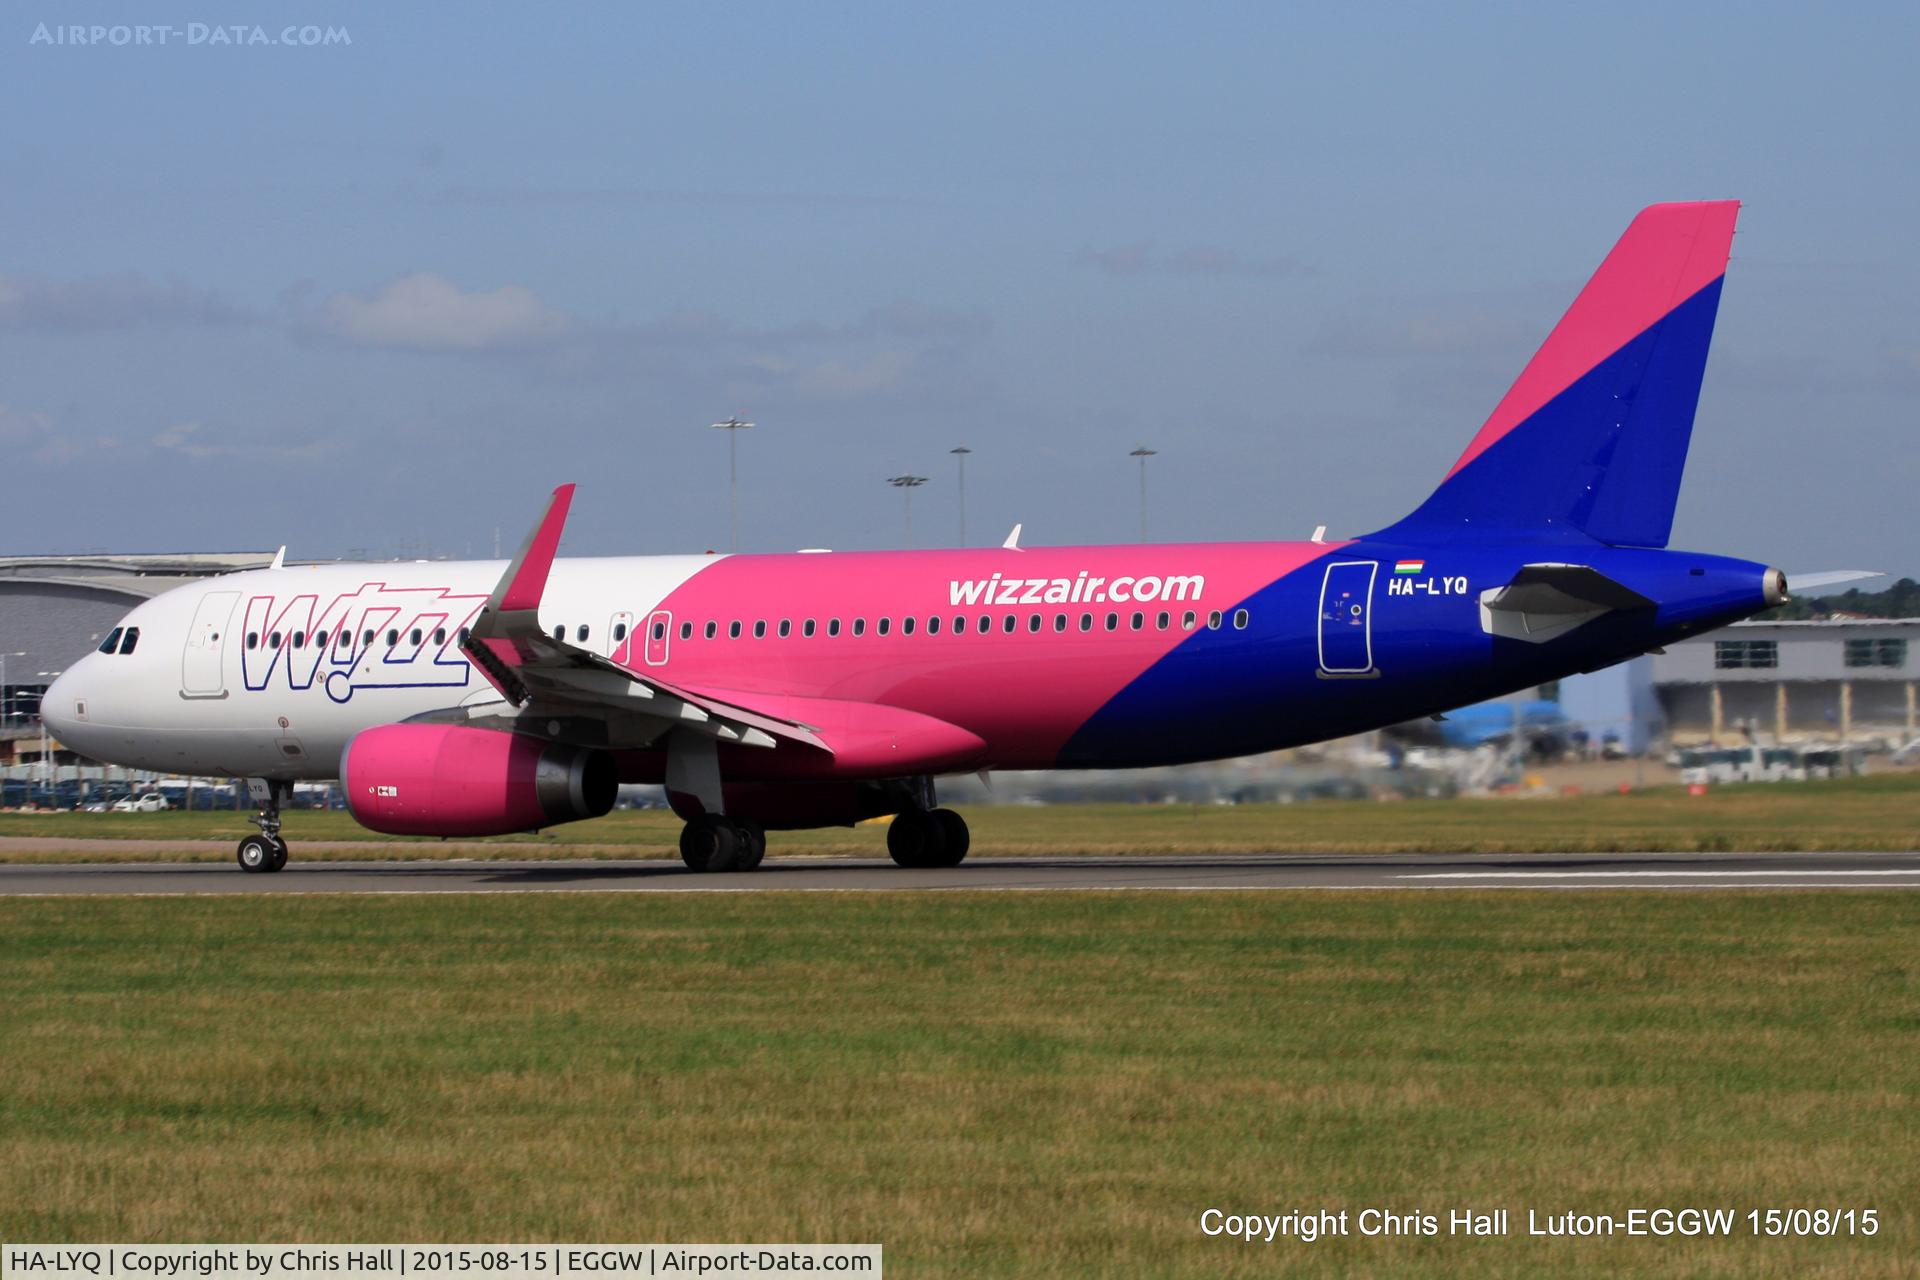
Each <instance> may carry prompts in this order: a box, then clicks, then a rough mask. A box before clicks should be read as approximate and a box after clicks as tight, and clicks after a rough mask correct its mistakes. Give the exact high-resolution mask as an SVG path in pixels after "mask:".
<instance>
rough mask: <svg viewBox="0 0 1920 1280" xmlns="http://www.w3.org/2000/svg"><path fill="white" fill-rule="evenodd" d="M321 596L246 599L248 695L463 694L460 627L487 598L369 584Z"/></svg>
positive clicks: (243, 668) (466, 676)
mask: <svg viewBox="0 0 1920 1280" xmlns="http://www.w3.org/2000/svg"><path fill="white" fill-rule="evenodd" d="M321 599H322V597H321V596H320V595H319V594H318V593H314V594H307V595H298V596H293V597H290V598H287V599H281V598H280V597H277V596H253V597H251V598H250V599H248V601H247V612H246V625H245V630H246V643H245V644H243V645H242V646H241V649H240V673H241V681H242V683H243V684H244V685H245V686H246V688H247V689H248V690H249V691H251V692H255V693H258V692H260V691H261V690H264V689H266V688H268V687H269V686H272V685H284V686H285V687H286V688H289V689H311V688H312V687H313V686H314V683H315V682H316V681H318V682H319V683H320V684H321V685H322V687H323V688H325V690H326V693H327V696H328V697H329V698H331V699H333V700H334V701H335V702H345V701H347V699H349V698H351V697H352V696H353V694H354V691H355V690H356V689H419V688H430V687H437V686H443V685H444V686H446V687H448V688H455V689H457V688H463V687H465V686H466V685H467V684H468V683H470V682H471V679H472V670H473V668H472V665H471V664H470V663H469V662H468V661H467V660H466V658H464V657H462V656H461V654H460V629H461V628H462V627H465V626H467V625H468V624H470V623H471V622H472V621H473V619H474V617H475V616H476V615H477V614H478V613H479V612H480V607H481V606H482V605H484V604H485V603H486V602H487V597H486V596H484V595H457V594H454V593H453V592H451V591H450V590H448V588H446V587H390V586H388V585H387V584H386V583H384V582H368V583H363V584H362V585H360V586H359V587H357V588H355V589H354V590H353V591H351V592H346V593H342V594H339V595H336V596H333V597H331V598H330V599H328V600H327V601H326V603H325V604H324V605H323V604H322V603H321Z"/></svg>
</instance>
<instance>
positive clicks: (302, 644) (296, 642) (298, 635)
mask: <svg viewBox="0 0 1920 1280" xmlns="http://www.w3.org/2000/svg"><path fill="white" fill-rule="evenodd" d="M293 647H294V648H296V649H304V648H306V647H307V633H306V632H304V631H296V632H294V633H293Z"/></svg>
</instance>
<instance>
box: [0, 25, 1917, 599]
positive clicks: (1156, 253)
mask: <svg viewBox="0 0 1920 1280" xmlns="http://www.w3.org/2000/svg"><path fill="white" fill-rule="evenodd" d="M1036 9H1039V10H1040V11H1037V12H1036V11H1035V10H1036ZM245 17H246V18H247V19H248V20H250V21H252V22H255V23H258V24H259V25H260V26H261V27H262V28H263V29H264V30H265V31H266V33H267V35H268V37H269V38H277V37H278V35H279V32H280V30H281V29H282V28H283V27H285V26H286V25H288V24H316V25H321V26H334V27H340V28H344V29H345V30H346V31H347V32H348V34H349V35H350V38H351V43H350V44H344V45H342V44H336V45H333V46H328V47H313V48H306V47H293V48H286V47H277V46H267V47H262V46H255V45H247V44H240V45H232V44H228V45H215V44H213V43H211V42H203V43H197V44H190V43H187V37H186V35H185V34H184V31H185V29H186V28H187V25H188V24H189V23H191V22H196V21H199V22H205V23H209V24H212V23H219V22H226V21H232V20H234V19H235V15H233V14H229V13H220V12H213V11H207V10H201V9H196V8H195V7H194V6H192V5H187V6H184V7H183V8H181V9H180V10H178V11H170V10H168V9H166V8H165V7H164V6H163V7H162V8H161V9H155V8H154V7H153V5H152V3H151V0H147V3H143V4H141V5H137V6H135V5H127V6H116V5H87V4H80V5H73V6H64V7H63V8H62V10H61V11H58V12H56V11H55V9H54V6H51V5H49V6H45V7H43V8H36V7H35V6H33V5H31V4H26V5H22V4H17V3H16V4H9V5H8V6H7V7H6V16H5V18H4V19H0V83H4V84H5V85H6V86H7V100H8V110H7V112H6V114H5V123H4V125H0V168H3V169H4V172H5V173H6V174H7V176H8V180H7V181H6V182H5V183H4V184H0V459H4V461H3V462H0V469H3V470H4V474H5V475H6V477H7V484H6V493H7V499H6V506H5V509H6V511H7V513H8V516H9V519H8V521H7V528H8V536H7V538H6V539H5V542H6V543H7V544H8V545H7V549H8V550H11V551H14V552H37V551H77V550H83V549H111V550H117V551H138V550H180V549H207V550H212V549H243V548H247V549H250V548H267V549H271V548H272V547H274V546H277V545H279V544H280V543H282V542H285V543H289V544H291V547H292V554H295V555H314V556H321V555H339V554H346V553H349V552H357V551H365V552H369V553H372V554H376V555H384V554H418V553H423V552H428V551H431V552H434V553H453V554H465V553H472V554H488V553H490V552H491V549H492V544H493V538H494V531H495V530H496V529H499V530H500V531H501V537H502V538H503V540H504V541H505V542H507V543H508V544H511V543H513V542H515V541H517V539H518V537H519V536H520V534H521V533H522V532H523V531H524V528H525V526H526V525H527V524H528V523H529V522H530V521H531V519H532V518H533V515H534V514H535V513H536V511H537V509H538V507H539V505H540V502H541V500H542V498H543V496H544V491H545V489H546V488H548V487H550V486H551V485H552V484H555V483H558V482H560V481H563V480H578V481H579V482H581V485H582V488H581V492H580V496H579V500H578V502H577V504H576V507H575V513H576V514H575V518H574V523H573V526H572V529H571V532H570V536H569V541H568V548H569V550H571V551H574V552H577V553H603V552H645V551H681V550H701V549H705V548H708V547H724V546H725V544H726V537H727V511H726V506H727V504H726V448H725V443H726V442H725V440H724V438H723V437H722V434H721V433H719V432H716V431H712V430H709V429H707V427H706V424H707V423H709V422H712V421H714V420H715V419H717V418H721V417H725V416H726V415H728V414H730V413H733V412H736V411H740V412H743V413H745V414H746V415H747V416H749V417H751V418H753V419H754V420H755V421H757V422H758V423H759V424H760V425H759V426H758V427H756V428H755V429H754V430H753V431H751V432H748V433H746V435H745V436H744V437H743V438H742V440H741V441H740V446H741V463H740V465H741V492H742V506H743V510H742V516H741V542H742V545H743V546H744V547H746V548H750V549H769V550H771V549H784V548H790V547H797V546H819V545H825V546H838V547H859V546H891V545H898V543H899V542H900V540H901V537H902V529H901V514H902V513H901V505H900V498H899V495H898V494H897V493H895V492H894V491H892V490H890V489H888V488H887V486H886V485H885V484H884V480H885V478H886V477H888V476H891V475H895V474H898V473H900V472H903V471H912V472H918V473H921V474H924V475H927V476H930V477H931V478H932V483H930V484H929V485H928V486H926V487H924V488H922V489H920V490H919V491H918V494H917V496H916V498H915V527H916V534H917V535H918V540H919V541H920V542H921V544H922V545H925V544H927V543H929V542H932V541H936V540H937V541H943V542H949V543H950V542H952V541H954V540H956V538H957V535H958V529H957V515H958V512H957V508H956V493H955V484H954V469H953V459H952V458H951V457H950V456H949V455H948V452H947V451H948V450H949V449H951V448H952V447H953V446H954V445H957V444H962V443H964V444H966V445H968V446H969V447H971V448H972V449H974V450H975V452H974V453H973V454H972V455H971V457H970V460H969V474H968V498H969V512H968V521H969V532H970V535H971V538H972V540H973V541H976V542H979V541H986V540H989V539H990V538H991V539H993V540H997V539H998V537H1000V536H1001V535H1002V534H1003V533H1004V531H1005V529H1006V527H1007V526H1010V525H1011V524H1012V523H1013V522H1014V521H1016V520H1019V521H1024V522H1025V524H1026V528H1027V538H1028V540H1029V541H1030V542H1083V541H1103V540H1123V539H1128V538H1131V537H1134V536H1136V533H1137V521H1138V509H1137V489H1136V476H1137V473H1136V472H1135V470H1134V463H1133V462H1132V461H1131V460H1130V459H1129V458H1128V457H1127V452H1128V450H1130V449H1132V448H1134V447H1135V446H1136V445H1138V444H1141V443H1145V444H1147V445H1149V446H1151V447H1153V448H1155V449H1158V450H1159V451H1160V452H1159V456H1157V457H1156V458H1154V459H1153V462H1152V525H1153V533H1154V536H1155V537H1156V538H1160V537H1164V538H1190V539H1207V538H1259V537H1297V536H1304V535H1306V534H1307V533H1308V532H1310V531H1311V530H1312V528H1313V527H1314V526H1315V525H1317V524H1327V525H1329V526H1331V528H1332V531H1333V532H1334V533H1335V534H1341V533H1357V532H1363V531H1365V530H1367V529H1370V528H1373V527H1377V526H1379V525H1381V524H1385V523H1387V522H1389V521H1391V520H1392V519H1394V518H1396V517H1397V516H1399V515H1400V514H1402V513H1404V512H1405V511H1406V510H1408V509H1410V508H1411V507H1412V506H1414V505H1415V504H1416V503H1417V502H1418V501H1419V500H1420V499H1421V498H1422V497H1423V496H1424V495H1425V493H1426V492H1427V491H1428V489H1429V488H1431V486H1432V485H1433V484H1434V483H1435V482H1436V481H1437V480H1438V478H1439V477H1440V476H1441V475H1442V474H1443V473H1444V472H1445V470H1446V468H1447V466H1448V465H1449V464H1450V463H1451V461H1452V459H1453V458H1454V457H1455V456H1457V454H1458V453H1459V451H1460V449H1461V448H1462V447H1463V446H1464V445H1465V443H1466V441H1467V440H1468V439H1469V438H1470V437H1471V435H1472V434H1473V432H1474V430H1475V428H1476V427H1477V426H1478V425H1479V423H1480V421H1481V420H1482V419H1483V418H1484V417H1485V416H1486V414H1487V412H1488V411H1489V410H1490V409H1491V408H1492V406H1493V405H1494V403H1495V402H1496V401H1497V400H1498V399H1499V397H1500V395H1501V393H1502V392H1503V391H1504V390H1505V388H1506V386H1507V384H1508V382H1510V381H1511V379H1512V377H1513V376H1514V374H1515V373H1517V372H1518V370H1519V368H1520V367H1521V366H1522V365H1523V364H1524V363H1525V361H1526V359H1527V357H1528V355H1529V354H1530V353H1531V351H1532V349H1533V347H1534V346H1535V345H1536V344H1537V343H1538V341H1539V340H1540V339H1541V338H1542V337H1543V336H1544V335H1545V333H1546V331H1547V329H1548V328H1549V327H1550V326H1551V324H1552V322H1553V321H1554V319H1555V318H1556V317H1557V316H1558V314H1559V312H1560V311H1561V309H1563V308H1564V306H1565V305H1566V304H1567V302H1568V301H1570V300H1571V298H1572V296H1573V294H1574V292H1575V291H1576V290H1577V289H1578V287H1579V284H1580V282H1581V281H1582V280H1583V279H1584V278H1585V276H1586V274H1587V273H1588V272H1589V271H1590V270H1591V269H1592V267H1593V266H1594V265H1595V264H1596V263H1597V262H1598V260H1599V258H1600V257H1601V255H1602V254H1603V253H1604V252H1605V250H1606V248H1607V247H1608V246H1609V245H1610V244H1611V242H1612V240H1613V238H1614V237H1615V236H1617V235H1618V233H1619V232H1620V230H1621V229H1622V228H1623V227H1624V226H1625V225H1626V223H1627V221H1628V219H1629V218H1630V217H1631V216H1632V214H1633V213H1634V211H1635V210H1637V209H1638V208H1640V207H1641V206H1642V205H1644V204H1647V203H1651V202H1653V201H1657V200H1665V199H1694V198H1709V197H1714V198H1717V197H1727V196H1732V197H1737V198H1740V199H1742V200H1743V201H1745V202H1746V208H1745V211H1744V213H1743V215H1742V220H1741V228H1740V235H1739V237H1738V239H1737V241H1736V243H1735V259H1734V262H1733V265H1732V270H1731V273H1730V275H1729V279H1728V285H1727V290H1726V294H1725V298H1724V301H1723V304H1722V308H1721V316H1720V325H1719V331H1718V336H1717V338H1716V343H1715V353H1714V357H1713V360H1712V362H1711V364H1710V366H1709V369H1708V375H1707V386H1706V390H1705V393H1704V396H1703V400H1702V405H1701V412H1700V418H1699V422H1698V427H1697V430H1696V434H1695V438H1694V446H1693V452H1692V458H1691V463H1690V466H1689V470H1688V480H1687V484H1686V486H1685V488H1684V490H1683V492H1682V497H1681V509H1680V515H1679V519H1678V521H1677V523H1676V527H1675V542H1676V544H1677V545H1685V546H1691V547H1695V548H1698V549H1701V550H1708V551H1717V552H1724V553H1729V554H1737V555H1746V556H1751V557H1753V558H1756V559H1762V560H1767V561H1770V562H1774V563H1779V564H1782V565H1783V566H1785V567H1786V568H1788V569H1789V570H1792V569H1796V568H1798V569H1809V568H1829V567H1852V566H1856V565H1860V566H1864V567H1871V568H1885V569H1891V570H1895V571H1898V572H1906V573H1915V572H1920V532H1916V528H1917V527H1920V526H1917V525H1916V522H1915V520H1914V519H1913V514H1912V510H1913V505H1914V504H1913V495H1914V494H1915V493H1916V491H1920V448H1916V446H1915V443H1914V438H1913V437H1914V428H1915V426H1916V416H1917V415H1916V413H1915V407H1916V403H1917V402H1920V302H1916V285H1920V270H1917V269H1916V264H1915V249H1914V236H1913V228H1914V227H1915V226H1916V225H1920V163H1917V162H1920V145H1917V144H1916V141H1915V133H1914V129H1913V121H1914V120H1915V119H1916V118H1920V102H1917V101H1916V97H1917V96H1920V95H1916V91H1915V88H1914V82H1913V76H1912V73H1911V62H1912V51H1913V50H1914V49H1915V48H1917V47H1920V18H1917V17H1916V11H1915V10H1913V9H1911V8H1896V7H1893V6H1886V7H1879V6H1855V7H1852V8H1850V9H1848V10H1846V11H1844V12H1838V13H1833V12H1828V13H1815V12H1812V11H1805V10H1801V9H1797V8H1793V7H1785V6H1779V7H1776V6H1766V5H1750V4H1743V5H1705V4H1703V5H1685V6H1674V5H1645V6H1636V5H1607V6H1578V7H1576V6H1522V5H1514V6H1449V7H1444V8H1442V7H1437V6H1425V7H1411V6H1376V5H1340V6H1332V5H1328V6H1316V7H1294V8H1289V7H1284V6H1275V5H1199V6H1195V5H1183V6H1177V7H1176V6H1165V7H1146V6H1134V5H1114V4H1099V5H1094V4H1081V3H1061V4H1056V5H1053V6H1044V7H1036V6H1001V5H990V4H972V5H968V6H964V7H962V6H955V7H952V8H949V9H944V10H927V9H917V8H916V7H915V6H904V5H899V4H889V5H866V4H831V5H819V6H803V5H791V4H782V5H734V6H727V7H721V6H634V5H604V6H601V5H593V6H579V7H575V8H571V9H550V8H535V7H531V6H519V5H517V6H470V7H465V8H462V9H461V10H459V11H457V12H456V11H451V10H446V11H441V10H434V11H428V10H427V8H426V7H425V6H395V5H384V6H360V5H319V4H309V5H302V4H290V5H256V6H249V7H248V12H247V14H246V15H245ZM43 22H44V23H47V24H48V25H49V26H50V27H52V26H60V25H66V24H73V23H81V24H88V25H91V24H94V23H99V24H113V23H121V22H124V23H130V24H131V23H142V22H144V23H148V24H156V23H158V24H169V25H172V26H175V27H178V28H181V29H182V34H180V35H175V36H173V37H172V38H171V40H170V42H169V44H167V45H166V46H164V47H160V46H155V45H147V46H144V47H140V46H134V45H128V46H125V47H113V46H111V45H108V46H97V45H84V46H78V47H75V46H72V45H67V46H51V47H50V46H47V45H45V44H36V43H34V42H33V39H32V37H33V35H34V33H35V31H36V29H37V27H38V26H39V24H41V23H43Z"/></svg>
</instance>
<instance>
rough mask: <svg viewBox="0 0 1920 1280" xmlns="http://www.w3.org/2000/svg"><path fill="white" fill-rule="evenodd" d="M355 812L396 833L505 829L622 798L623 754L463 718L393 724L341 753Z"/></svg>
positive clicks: (596, 809)
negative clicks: (619, 764)
mask: <svg viewBox="0 0 1920 1280" xmlns="http://www.w3.org/2000/svg"><path fill="white" fill-rule="evenodd" d="M340 782H341V786H342V788H343V789H344V790H345V792H346V795H347V808H348V810H349V811H351V812H352V814H353V817H354V820H355V821H356V822H358V823H359V824H360V825H361V826H363V827H366V828H368V829H370V830H373V831H380V832H384V833H386V834H387V835H394V836H504V835H511V834H513V833H514V832H517V831H534V830H537V829H539V828H541V827H551V826H554V825H556V824H558V823H562V822H574V821H577V820H578V819H581V818H598V817H601V816H603V815H604V814H606V813H607V812H608V811H609V810H611V809H612V808H613V801H614V797H615V795H616V794H617V792H618V791H619V781H618V779H617V778H616V777H615V773H614V766H613V759H612V757H610V756H608V755H607V753H606V752H604V751H592V750H587V749H584V748H580V747H569V746H564V745H562V744H560V743H554V742H542V741H540V740H539V739H538V738H530V737H527V736H526V735H524V734H518V733H503V732H499V731H496V730H493V729H476V728H473V727H472V726H470V725H457V724H388V725H381V726H379V727H378V728H374V729H367V730H364V731H363V732H361V733H358V734H355V735H354V737H353V738H352V740H350V741H349V742H348V743H347V749H346V750H345V751H343V752H341V753H340Z"/></svg>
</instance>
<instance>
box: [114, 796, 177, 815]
mask: <svg viewBox="0 0 1920 1280" xmlns="http://www.w3.org/2000/svg"><path fill="white" fill-rule="evenodd" d="M171 808H173V806H172V805H170V804H168V803H167V798H166V797H165V796H163V795H161V794H160V793H159V792H158V791H149V792H147V793H146V794H145V795H141V796H127V797H125V798H124V799H120V800H115V801H114V802H113V811H114V812H115V813H165V812H166V811H167V810H169V809H171Z"/></svg>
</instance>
